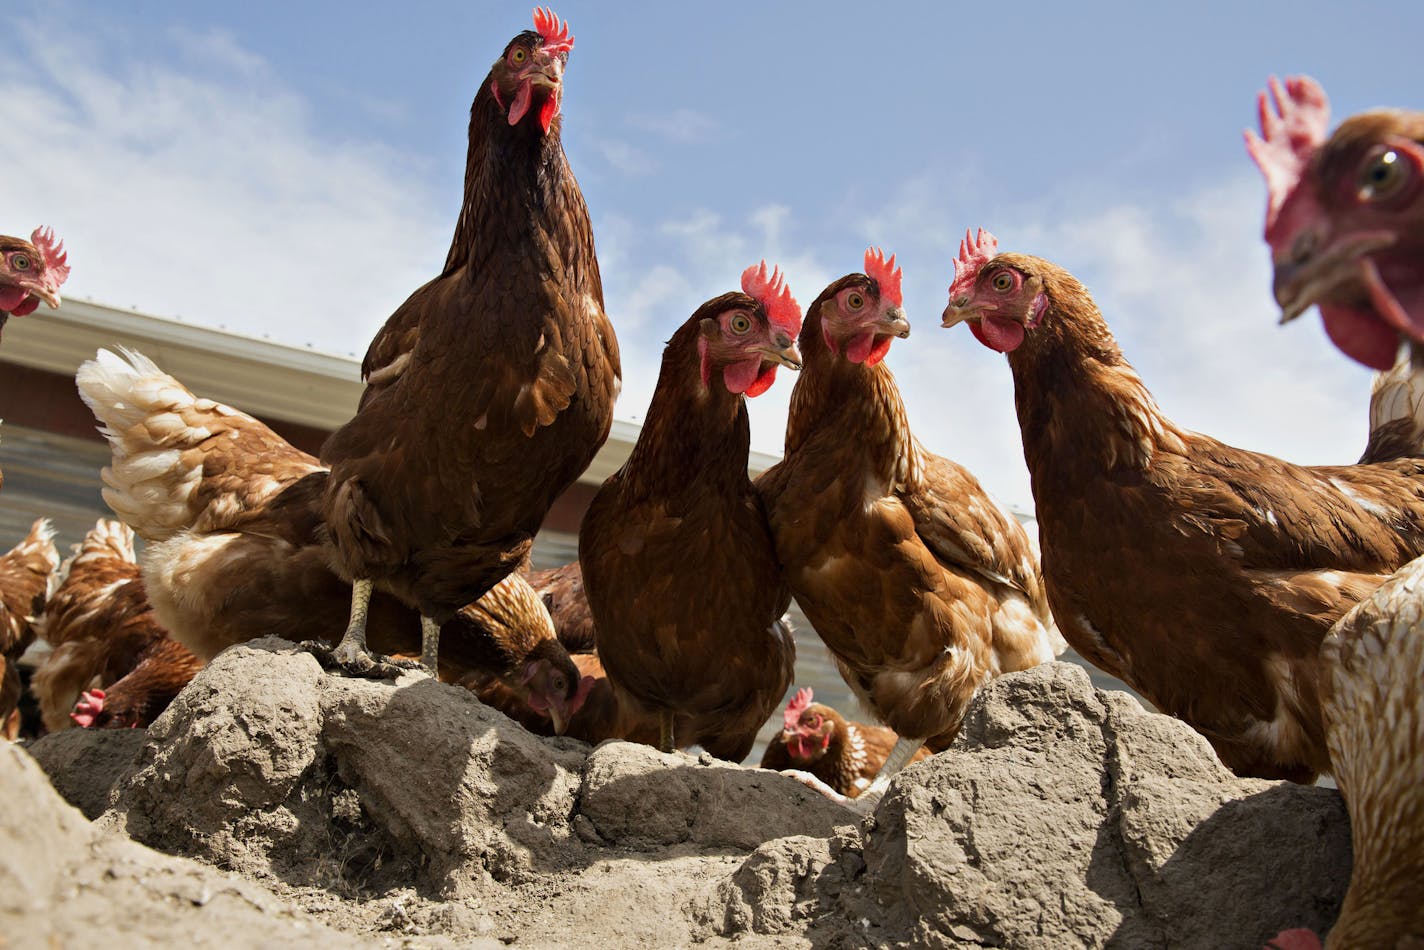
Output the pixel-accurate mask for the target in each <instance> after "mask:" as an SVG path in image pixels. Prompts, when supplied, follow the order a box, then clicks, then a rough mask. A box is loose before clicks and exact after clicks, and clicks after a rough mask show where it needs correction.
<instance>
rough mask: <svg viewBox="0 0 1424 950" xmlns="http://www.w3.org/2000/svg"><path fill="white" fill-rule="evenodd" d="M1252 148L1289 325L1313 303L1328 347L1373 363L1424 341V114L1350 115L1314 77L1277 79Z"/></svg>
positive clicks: (1382, 365) (1379, 364) (1386, 363)
mask: <svg viewBox="0 0 1424 950" xmlns="http://www.w3.org/2000/svg"><path fill="white" fill-rule="evenodd" d="M1259 108H1260V119H1261V134H1260V135H1259V136H1258V135H1256V134H1255V133H1252V132H1247V133H1246V142H1247V149H1248V151H1249V152H1250V153H1251V157H1252V159H1253V160H1254V161H1255V162H1256V165H1257V166H1258V167H1259V168H1260V169H1261V173H1262V174H1263V175H1265V177H1266V185H1267V188H1268V190H1269V193H1270V194H1269V199H1268V206H1267V211H1266V241H1267V243H1268V244H1269V245H1270V247H1271V258H1272V261H1273V262H1274V265H1275V294H1276V300H1277V302H1279V303H1280V305H1281V311H1282V317H1283V319H1285V320H1289V319H1293V318H1295V317H1298V316H1299V315H1300V314H1302V313H1304V312H1305V311H1306V310H1308V309H1309V308H1310V307H1311V305H1312V304H1314V305H1318V306H1319V308H1320V316H1321V318H1322V319H1323V320H1324V322H1325V330H1326V332H1327V333H1328V334H1329V335H1330V339H1331V340H1332V341H1333V342H1334V343H1335V345H1336V346H1337V347H1339V348H1340V350H1341V351H1342V352H1344V353H1345V354H1346V355H1347V356H1349V357H1351V358H1352V359H1355V360H1357V361H1359V362H1361V363H1364V364H1365V365H1366V366H1371V367H1373V368H1375V369H1379V370H1387V369H1389V368H1390V367H1391V366H1393V365H1394V358H1395V354H1396V353H1397V352H1398V351H1399V342H1400V339H1401V338H1402V339H1404V340H1406V341H1409V342H1410V343H1412V344H1420V343H1424V113H1421V112H1405V111H1402V110H1389V109H1380V110H1377V111H1374V112H1366V113H1363V114H1361V115H1357V116H1352V117H1351V118H1349V119H1346V120H1345V121H1344V122H1342V123H1340V127H1339V128H1338V129H1336V130H1335V133H1334V134H1333V135H1331V136H1330V137H1329V139H1328V140H1327V138H1326V131H1327V130H1328V128H1329V124H1330V106H1329V103H1328V101H1327V100H1326V98H1325V90H1323V89H1321V88H1320V86H1319V85H1318V84H1317V83H1316V82H1315V80H1313V79H1311V78H1309V77H1308V76H1297V77H1293V78H1291V79H1288V80H1286V82H1285V83H1284V84H1282V83H1279V82H1277V81H1276V80H1274V79H1273V80H1271V83H1270V88H1269V90H1268V91H1267V92H1263V93H1261V96H1260V100H1259Z"/></svg>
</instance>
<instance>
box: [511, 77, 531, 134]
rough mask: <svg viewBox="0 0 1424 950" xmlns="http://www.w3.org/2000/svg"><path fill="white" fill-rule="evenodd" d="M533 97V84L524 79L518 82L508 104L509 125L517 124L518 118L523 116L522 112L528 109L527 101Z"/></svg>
mask: <svg viewBox="0 0 1424 950" xmlns="http://www.w3.org/2000/svg"><path fill="white" fill-rule="evenodd" d="M533 98H534V85H533V84H532V83H531V82H530V81H529V80H527V79H526V80H524V81H523V82H522V83H520V84H519V91H518V92H516V93H515V94H514V101H513V102H511V103H510V104H509V124H510V125H518V124H519V120H520V119H522V118H524V113H526V112H528V111H529V103H530V102H531V101H532V100H533Z"/></svg>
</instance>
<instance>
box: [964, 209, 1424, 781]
mask: <svg viewBox="0 0 1424 950" xmlns="http://www.w3.org/2000/svg"><path fill="white" fill-rule="evenodd" d="M997 247H998V244H997V241H995V240H994V238H993V236H992V235H990V234H988V233H987V232H983V231H980V232H979V235H978V236H977V237H974V236H966V239H965V242H964V244H963V245H961V248H960V256H959V260H958V261H956V263H955V277H954V282H953V284H952V285H951V288H950V301H949V306H948V307H947V308H946V309H945V315H944V325H945V326H953V325H955V324H957V323H959V322H961V321H968V322H969V326H970V329H971V331H973V333H974V335H975V337H976V338H977V339H978V340H979V341H980V342H981V343H983V344H984V345H986V346H988V347H989V348H991V349H993V350H995V351H997V352H1000V353H1006V354H1007V355H1008V362H1009V369H1010V370H1011V372H1012V373H1013V379H1014V392H1015V402H1016V405H1017V409H1018V418H1019V426H1020V429H1021V430H1022V433H1023V440H1024V458H1025V460H1026V461H1027V462H1028V467H1029V472H1030V474H1031V476H1032V483H1033V494H1034V503H1035V515H1036V517H1037V519H1038V527H1039V537H1040V542H1041V545H1042V549H1043V563H1044V566H1045V579H1046V582H1047V586H1048V595H1049V600H1050V602H1051V603H1052V605H1053V612H1054V616H1055V617H1056V618H1057V620H1058V624H1059V626H1060V628H1061V629H1062V630H1063V633H1064V635H1065V636H1066V637H1067V638H1068V642H1069V643H1071V644H1072V645H1073V647H1074V648H1075V649H1076V650H1077V651H1078V652H1079V653H1081V654H1082V655H1083V656H1084V657H1086V658H1087V659H1088V660H1089V661H1090V662H1091V663H1093V664H1094V665H1096V666H1098V667H1099V668H1101V669H1103V670H1106V671H1107V672H1109V673H1112V674H1113V675H1114V676H1117V677H1119V678H1121V679H1122V680H1124V681H1125V682H1127V683H1128V684H1129V685H1131V686H1132V687H1133V688H1134V689H1136V690H1137V691H1138V692H1140V693H1142V694H1143V695H1144V696H1145V697H1147V699H1149V700H1150V701H1151V702H1152V703H1154V704H1155V705H1156V706H1157V707H1158V708H1159V709H1161V710H1162V711H1164V712H1166V713H1169V714H1171V715H1174V716H1176V717H1178V718H1180V719H1182V720H1184V721H1185V722H1187V723H1189V724H1190V725H1191V726H1193V727H1194V728H1195V729H1197V731H1199V732H1200V733H1202V735H1204V736H1205V737H1206V738H1207V740H1208V741H1210V742H1211V744H1212V747H1213V748H1214V749H1215V750H1216V753H1217V755H1218V756H1220V757H1221V760H1222V762H1224V763H1225V764H1226V765H1227V766H1228V767H1229V768H1231V769H1232V770H1233V771H1235V772H1236V773H1237V774H1239V775H1245V776H1255V777H1260V778H1285V779H1290V780H1293V781H1297V782H1309V781H1311V780H1313V779H1314V777H1315V776H1316V775H1318V774H1319V773H1322V772H1328V771H1331V753H1330V750H1329V749H1328V748H1327V744H1326V723H1325V717H1324V710H1323V708H1322V700H1323V699H1324V697H1323V695H1322V685H1323V684H1322V676H1323V675H1324V670H1323V668H1322V662H1321V656H1320V644H1321V641H1322V640H1323V639H1324V637H1325V634H1326V632H1327V631H1329V629H1330V628H1331V626H1333V625H1334V624H1335V623H1336V622H1337V621H1338V620H1339V619H1340V618H1341V617H1342V616H1343V615H1344V614H1345V613H1346V612H1347V611H1348V610H1349V609H1350V608H1352V607H1353V606H1354V605H1355V604H1357V603H1359V602H1360V601H1361V600H1362V599H1364V598H1366V597H1368V596H1369V595H1370V594H1371V593H1372V592H1373V591H1374V590H1375V589H1376V588H1377V587H1378V586H1379V585H1380V584H1381V583H1382V582H1383V581H1384V580H1385V579H1386V578H1387V577H1388V576H1389V575H1390V574H1391V573H1393V572H1394V571H1396V570H1398V569H1399V568H1400V567H1401V566H1403V565H1404V564H1405V563H1407V562H1408V561H1410V560H1411V559H1413V558H1415V557H1417V556H1419V555H1420V554H1421V553H1424V458H1421V457H1420V456H1419V455H1418V454H1417V448H1414V449H1411V448H1410V446H1409V439H1408V438H1405V439H1404V440H1403V441H1402V442H1401V440H1399V439H1398V438H1395V437H1393V436H1392V437H1390V439H1389V440H1386V439H1384V438H1381V439H1380V440H1375V441H1372V444H1371V448H1370V449H1369V450H1367V453H1366V454H1367V457H1370V458H1373V459H1375V460H1374V461H1372V462H1370V463H1368V464H1357V465H1339V466H1303V465H1294V464H1291V463H1290V462H1285V461H1282V460H1280V459H1276V458H1272V457H1271V456H1268V455H1263V454H1260V453H1257V452H1250V451H1246V450H1244V449H1238V448H1235V447H1233V446H1229V445H1224V444H1222V443H1220V442H1218V441H1216V440H1215V439H1212V438H1209V437H1207V436H1204V435H1201V434H1199V433H1195V432H1189V431H1187V430H1185V429H1182V428H1180V427H1179V426H1177V425H1175V424H1174V423H1173V422H1172V421H1171V420H1170V419H1168V418H1167V417H1166V415H1165V414H1164V413H1163V412H1162V410H1161V409H1160V408H1159V407H1158V406H1157V403H1156V401H1155V400H1154V399H1153V398H1152V395H1151V394H1150V393H1149V392H1148V390H1147V387H1146V386H1145V385H1144V383H1143V381H1142V379H1141V377H1139V376H1138V375H1137V373H1136V371H1135V370H1134V369H1133V368H1132V366H1131V364H1129V363H1128V361H1127V360H1126V358H1125V357H1124V356H1123V354H1122V351H1121V350H1120V349H1119V348H1118V345H1117V342H1116V341H1115V340H1114V339H1113V336H1112V333H1111V331H1110V330H1109V329H1108V326H1107V323H1106V321H1105V320H1104V319H1103V316H1102V313H1101V312H1100V311H1099V310H1098V308H1097V306H1096V305H1095V304H1094V303H1093V299H1092V297H1091V296H1090V295H1089V293H1088V291H1087V289H1086V288H1085V287H1083V285H1082V284H1081V283H1079V282H1078V281H1077V280H1076V279H1075V278H1074V277H1073V276H1072V275H1071V274H1069V273H1068V272H1067V271H1066V270H1064V269H1063V268H1061V267H1059V266H1057V265H1055V264H1052V263H1049V262H1048V261H1045V260H1042V259H1041V258H1036V257H1030V256H1027V255H1023V254H998V253H997ZM1409 404H1410V400H1409V399H1403V400H1398V401H1396V400H1393V399H1390V398H1388V396H1387V394H1386V395H1385V396H1382V402H1381V406H1384V405H1396V406H1408V405H1409ZM1409 425H1415V426H1417V425H1418V421H1417V420H1416V421H1414V422H1412V423H1406V428H1407V427H1408V426H1409ZM1396 435H1397V433H1396ZM1391 444H1392V445H1393V446H1394V450H1395V451H1402V452H1404V453H1405V454H1403V455H1401V456H1399V457H1397V458H1381V457H1380V456H1381V455H1384V454H1387V447H1388V446H1389V445H1391Z"/></svg>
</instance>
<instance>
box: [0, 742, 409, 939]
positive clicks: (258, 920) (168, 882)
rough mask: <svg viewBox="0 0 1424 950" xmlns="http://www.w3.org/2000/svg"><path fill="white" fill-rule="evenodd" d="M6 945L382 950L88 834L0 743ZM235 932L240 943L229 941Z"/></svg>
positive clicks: (22, 757) (30, 765)
mask: <svg viewBox="0 0 1424 950" xmlns="http://www.w3.org/2000/svg"><path fill="white" fill-rule="evenodd" d="M0 801H3V802H5V803H6V805H7V807H5V808H4V809H0V934H3V935H4V941H3V942H4V944H5V946H7V947H9V946H13V947H59V946H66V947H77V946H84V945H87V944H89V943H91V942H93V941H94V940H95V939H96V938H99V939H102V940H103V942H104V943H105V944H106V945H108V946H115V947H132V946H184V947H194V948H205V947H215V948H216V947H230V946H234V945H236V944H237V943H238V942H240V943H241V945H243V946H293V947H350V946H361V947H368V946H380V945H381V944H380V943H377V942H374V941H370V940H367V939H365V938H355V937H353V935H351V934H347V933H338V932H337V931H335V930H332V929H330V928H328V927H326V926H324V925H323V924H321V923H320V922H318V921H316V920H314V919H313V918H312V917H310V916H309V915H307V914H305V913H303V912H301V911H300V910H297V909H296V908H294V907H292V906H290V905H288V904H286V903H285V902H283V901H281V900H279V899H278V898H277V897H275V896H274V895H273V894H272V893H271V892H269V891H267V890H266V889H264V888H262V887H259V886H257V885H256V884H253V883H250V882H247V881H243V880H241V879H240V878H238V877H236V876H235V875H231V874H223V873H220V872H218V871H214V870H213V869H212V868H208V867H204V866H203V865H200V864H198V863H196V862H193V861H188V860H184V859H182V858H173V857H168V856H167V855H162V854H158V853H156V852H154V851H150V850H149V849H147V848H145V847H142V846H140V845H137V844H134V843H133V842H132V841H128V840H126V839H124V838H121V837H119V836H116V835H112V834H105V833H102V832H100V831H98V830H97V829H95V828H94V827H93V826H92V825H90V823H89V822H88V821H86V820H85V819H84V817H83V816H82V815H81V814H80V813H79V812H78V811H76V810H75V809H74V808H73V807H72V806H70V805H68V804H66V803H65V802H64V801H63V800H62V799H60V797H59V795H58V794H57V793H56V792H55V790H54V788H53V787H52V786H51V785H50V783H49V782H48V780H46V778H45V774H44V772H43V771H41V770H40V768H39V766H38V765H37V764H36V763H35V761H34V760H33V759H32V758H31V757H30V756H29V755H28V754H27V753H26V752H24V751H23V750H22V749H20V748H19V747H18V746H12V745H9V744H6V743H0ZM238 934H240V935H241V939H240V941H238V940H237V938H236V937H235V935H238Z"/></svg>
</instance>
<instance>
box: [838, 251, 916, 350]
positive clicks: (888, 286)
mask: <svg viewBox="0 0 1424 950" xmlns="http://www.w3.org/2000/svg"><path fill="white" fill-rule="evenodd" d="M902 276H903V272H902V271H901V270H900V268H898V267H896V266H895V255H894V254H891V255H890V259H889V260H888V261H887V260H886V259H885V254H884V253H883V252H882V251H881V250H880V249H879V248H870V249H869V250H867V251H866V252H865V273H863V274H850V275H847V276H846V277H842V278H841V279H840V280H839V281H837V282H836V286H835V287H834V288H833V292H832V295H831V298H830V299H829V300H827V301H825V302H824V303H822V304H821V334H822V335H823V336H824V337H825V338H826V346H827V347H829V348H830V350H831V352H832V353H844V354H845V358H846V359H848V360H850V361H851V362H852V363H864V364H865V365H866V366H874V365H875V364H876V363H879V362H880V361H881V360H883V359H884V358H885V354H886V353H888V352H889V351H890V342H891V341H892V340H894V339H895V338H897V337H898V338H900V339H904V338H905V337H907V336H909V335H910V321H909V320H907V319H906V318H905V310H904V308H903V307H902V306H901V302H902V300H903V298H902V296H901V292H900V278H901V277H902Z"/></svg>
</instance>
